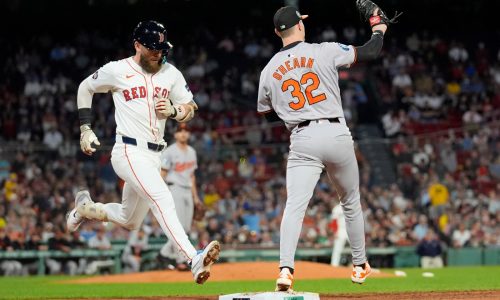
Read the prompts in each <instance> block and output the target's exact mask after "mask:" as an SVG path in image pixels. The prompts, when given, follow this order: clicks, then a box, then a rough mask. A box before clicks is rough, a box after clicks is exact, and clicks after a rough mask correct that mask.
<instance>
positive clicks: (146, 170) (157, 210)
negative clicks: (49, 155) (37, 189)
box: [67, 21, 220, 284]
mask: <svg viewBox="0 0 500 300" xmlns="http://www.w3.org/2000/svg"><path fill="white" fill-rule="evenodd" d="M166 34H167V32H166V30H165V27H164V26H163V25H162V24H160V23H158V22H156V21H144V22H140V23H139V24H138V25H137V27H136V28H135V30H134V48H135V51H136V53H135V55H134V56H132V57H129V58H126V59H122V60H119V61H112V62H110V63H108V64H106V65H104V66H103V67H101V68H100V69H99V70H98V71H96V72H95V73H94V74H93V75H90V76H89V77H88V78H86V79H85V80H83V81H82V83H81V84H80V86H79V88H78V96H77V102H78V112H79V117H80V124H81V126H80V129H81V136H80V146H81V149H82V151H83V152H84V153H86V154H88V155H92V154H93V153H94V152H95V151H96V149H95V148H93V147H94V146H93V144H95V145H100V144H99V141H98V139H97V137H96V135H95V134H94V132H93V131H92V129H91V105H92V96H93V94H94V93H108V92H111V94H112V96H113V102H114V105H115V120H116V143H115V145H114V147H113V150H112V153H111V155H112V156H111V163H112V165H113V168H114V170H115V172H116V173H117V174H118V176H120V178H122V179H123V180H124V181H125V185H124V187H123V194H122V202H121V203H108V204H102V203H95V202H93V201H92V199H91V198H90V194H89V192H88V191H86V190H84V191H80V192H78V193H77V195H76V198H75V208H74V209H73V210H72V211H71V212H70V213H69V214H68V218H67V226H68V229H69V230H70V231H75V230H76V229H77V228H78V226H79V225H80V224H81V223H82V222H83V221H84V220H85V219H91V220H98V221H104V222H107V221H111V222H114V223H116V224H118V225H121V226H123V227H125V228H128V229H130V230H133V229H138V228H139V226H140V225H141V223H142V221H143V220H144V217H145V216H146V214H147V213H148V211H149V210H151V211H152V213H153V215H154V216H155V218H156V219H157V220H158V223H159V224H160V225H161V227H162V229H163V231H164V232H165V235H166V236H167V237H168V239H169V240H172V241H173V242H174V243H175V246H176V247H177V249H178V251H179V252H180V253H181V255H183V256H184V257H185V259H186V261H188V262H189V264H190V265H191V271H192V272H193V276H194V280H195V281H196V282H197V283H199V284H203V283H204V282H205V281H206V280H207V279H208V277H209V276H210V267H211V265H212V264H213V263H214V262H215V261H216V260H217V259H218V257H219V251H220V245H219V243H218V242H217V241H212V242H211V243H210V244H209V245H208V246H207V247H205V249H204V250H203V251H196V249H195V248H194V247H193V245H192V244H191V242H190V241H189V239H188V236H187V235H186V232H185V231H184V229H183V227H182V224H181V223H180V222H179V219H178V218H177V215H176V208H175V204H174V199H173V198H172V194H171V192H170V190H169V189H168V187H167V185H166V183H165V181H163V178H162V177H161V174H160V154H161V151H162V150H163V149H164V148H165V145H166V143H165V141H164V140H163V135H164V130H165V122H166V121H167V119H168V118H171V119H174V120H176V121H178V122H187V121H189V120H190V119H192V118H193V116H194V111H195V109H196V104H195V103H194V101H193V95H192V93H191V91H190V90H189V88H188V86H187V84H186V81H185V79H184V77H183V75H182V74H181V72H180V71H179V70H178V69H176V68H175V67H174V66H173V65H171V64H169V63H167V62H166V55H167V52H168V50H169V49H170V48H171V45H170V43H169V42H167V40H166V37H167V36H166Z"/></svg>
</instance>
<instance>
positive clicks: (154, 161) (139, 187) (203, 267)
mask: <svg viewBox="0 0 500 300" xmlns="http://www.w3.org/2000/svg"><path fill="white" fill-rule="evenodd" d="M112 162H113V167H114V168H115V171H116V172H117V174H118V176H120V177H121V178H122V179H124V180H125V181H126V182H127V183H129V184H130V185H131V187H132V188H133V189H134V190H135V191H136V192H137V193H138V194H139V195H140V196H141V197H142V198H143V199H144V201H146V202H147V203H148V205H149V208H150V209H151V211H152V212H153V215H154V216H155V218H156V219H157V220H158V223H159V224H160V226H161V227H162V229H163V232H164V233H165V235H167V237H168V239H170V240H172V241H173V242H174V245H175V247H176V248H177V249H178V250H179V252H180V253H181V255H183V256H184V257H185V258H186V260H187V261H188V262H191V264H192V272H193V276H194V279H195V281H196V282H197V283H200V284H202V283H204V282H205V281H206V280H207V279H208V277H209V276H210V267H211V265H212V264H213V263H215V262H216V261H217V259H218V258H219V252H220V245H219V244H218V243H217V242H215V243H211V244H209V246H207V248H206V249H205V250H204V251H202V252H200V253H198V252H197V251H196V249H195V248H194V247H193V245H192V244H191V242H190V241H189V239H188V236H187V234H186V232H185V231H184V228H183V227H182V225H181V223H180V222H179V219H178V218H177V214H176V209H175V205H174V199H173V198H172V194H171V193H170V191H169V189H168V188H167V185H166V183H165V182H164V181H163V178H162V177H161V175H160V170H159V168H158V166H159V165H160V164H159V155H158V153H154V152H151V151H149V150H146V149H140V148H137V147H134V146H128V145H115V149H114V150H113V157H112Z"/></svg>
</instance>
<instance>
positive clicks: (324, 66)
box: [257, 41, 366, 268]
mask: <svg viewBox="0 0 500 300" xmlns="http://www.w3.org/2000/svg"><path fill="white" fill-rule="evenodd" d="M355 60H356V50H355V48H354V47H353V46H346V45H342V44H338V43H321V44H309V43H306V42H301V41H298V42H295V43H292V44H290V45H288V46H286V47H284V48H283V49H281V50H280V52H278V53H277V54H276V55H274V57H273V58H272V59H271V60H270V61H269V63H268V64H267V66H266V67H265V68H264V70H263V71H262V73H261V76H260V84H259V95H258V99H257V110H258V111H259V112H261V113H263V112H268V111H271V110H274V111H275V112H276V114H277V115H278V116H279V117H280V118H281V119H282V120H283V121H284V122H285V124H286V126H287V127H288V128H289V129H290V131H291V135H290V153H289V155H288V161H287V171H286V172H287V173H286V182H287V201H286V204H285V210H284V212H283V218H282V221H281V230H280V267H290V268H294V264H295V252H296V249H297V244H298V240H299V236H300V232H301V228H302V222H303V219H304V212H305V210H306V208H307V206H308V204H309V201H310V199H311V197H312V195H313V193H314V187H315V186H316V184H317V182H318V180H319V177H320V175H321V173H322V172H323V170H325V169H326V171H327V173H328V176H329V178H330V180H331V181H332V183H333V184H334V186H335V190H336V192H337V194H338V196H339V198H340V201H341V203H342V208H343V210H344V214H345V220H346V230H347V235H348V237H349V240H350V241H351V250H352V251H351V253H352V262H353V264H355V265H360V264H363V263H365V262H366V250H365V232H364V220H363V211H362V209H361V203H360V194H359V172H358V165H357V161H356V156H355V153H354V147H353V140H352V137H351V133H350V130H349V128H348V127H347V125H346V123H345V119H344V113H343V110H342V102H341V98H340V89H339V84H338V79H339V78H338V77H339V76H338V71H337V70H338V68H339V67H342V66H350V65H351V64H352V63H353V62H354V61H355ZM330 118H338V121H330V120H328V119H330ZM306 120H310V122H308V123H304V126H302V127H301V128H298V126H296V125H297V124H299V123H301V122H303V121H306Z"/></svg>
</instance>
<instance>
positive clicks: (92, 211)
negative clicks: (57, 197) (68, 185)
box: [75, 190, 107, 221]
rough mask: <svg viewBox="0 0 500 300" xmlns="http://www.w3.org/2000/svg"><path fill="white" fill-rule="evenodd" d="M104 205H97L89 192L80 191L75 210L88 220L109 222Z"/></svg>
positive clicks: (76, 198) (77, 194)
mask: <svg viewBox="0 0 500 300" xmlns="http://www.w3.org/2000/svg"><path fill="white" fill-rule="evenodd" d="M103 206H104V205H103V204H102V203H95V202H94V201H92V198H90V193H89V191H87V190H83V191H79V192H78V193H76V197H75V209H76V211H77V213H78V214H79V215H80V216H82V217H84V218H87V219H91V220H98V221H107V216H106V211H105V210H104V207H103Z"/></svg>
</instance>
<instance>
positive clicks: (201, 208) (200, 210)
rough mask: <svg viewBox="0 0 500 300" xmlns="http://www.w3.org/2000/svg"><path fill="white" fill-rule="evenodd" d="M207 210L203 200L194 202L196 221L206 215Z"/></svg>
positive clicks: (194, 218) (194, 217)
mask: <svg viewBox="0 0 500 300" xmlns="http://www.w3.org/2000/svg"><path fill="white" fill-rule="evenodd" d="M206 211H207V208H206V207H205V204H203V203H202V202H199V201H198V202H196V203H195V204H194V214H193V220H195V221H201V220H203V218H204V217H205V213H206Z"/></svg>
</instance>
